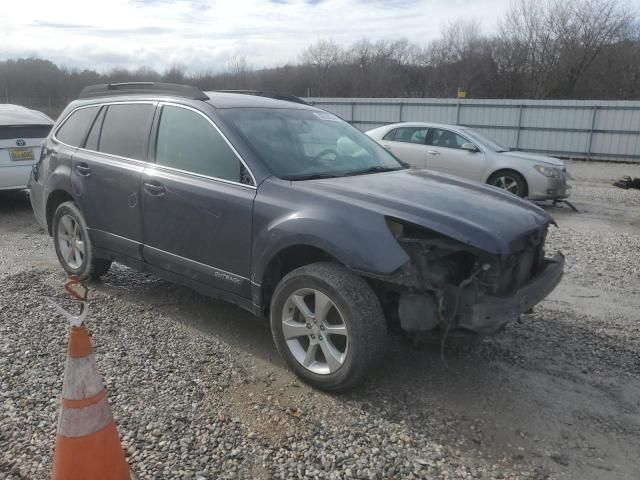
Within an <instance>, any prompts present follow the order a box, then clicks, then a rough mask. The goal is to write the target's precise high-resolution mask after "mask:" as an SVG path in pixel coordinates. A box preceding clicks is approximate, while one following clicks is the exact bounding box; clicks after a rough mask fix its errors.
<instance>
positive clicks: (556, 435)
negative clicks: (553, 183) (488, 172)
mask: <svg viewBox="0 0 640 480" xmlns="http://www.w3.org/2000/svg"><path fill="white" fill-rule="evenodd" d="M584 167H585V168H584V169H582V170H581V164H576V165H574V166H572V171H573V172H574V176H577V178H579V181H578V182H577V183H576V184H575V188H574V192H573V193H574V195H573V199H574V200H575V202H576V204H577V206H578V207H579V208H580V210H581V212H582V213H580V214H577V215H576V214H573V213H572V212H570V211H569V210H568V209H566V208H554V209H552V210H551V211H552V213H553V214H554V216H555V217H556V219H557V220H558V224H559V226H560V228H559V229H557V230H554V231H552V233H551V235H550V238H549V251H553V250H556V249H560V250H563V251H564V252H565V253H566V255H567V262H568V263H567V274H566V277H565V279H564V280H563V282H562V284H561V286H560V288H559V289H558V290H557V291H556V292H554V294H553V295H552V296H551V297H550V298H549V300H547V301H545V302H544V303H543V304H542V305H541V306H540V307H538V308H537V309H536V311H535V312H534V313H533V314H531V315H525V316H523V317H522V319H521V320H520V321H518V322H514V323H512V324H510V325H508V326H507V328H505V330H504V331H502V332H501V333H499V334H498V335H496V336H494V337H491V338H488V339H483V340H481V341H476V342H468V341H463V340H458V339H455V338H454V339H452V340H451V341H450V342H449V343H448V345H447V348H446V351H445V355H446V360H447V365H446V366H445V365H443V364H442V362H441V361H440V352H439V348H438V346H437V345H436V344H433V345H432V344H430V343H428V342H427V343H426V344H424V345H420V346H415V345H411V344H410V343H409V342H407V341H405V340H403V339H399V338H395V339H391V340H390V345H389V354H388V358H387V361H386V362H385V364H384V366H383V368H382V369H381V370H380V371H379V372H376V374H375V375H374V376H373V378H372V379H371V380H370V381H369V382H368V383H367V384H366V385H365V386H363V387H362V388H361V389H359V390H358V391H355V392H353V393H350V394H346V395H341V396H334V395H327V394H324V393H320V392H317V391H314V390H312V389H310V388H308V387H307V386H305V385H304V384H301V383H299V382H298V381H297V380H296V378H295V377H294V376H293V375H292V374H291V373H290V372H289V371H287V369H286V368H285V367H284V366H283V364H282V362H281V360H280V359H279V358H278V357H277V353H276V352H275V348H274V347H273V345H272V343H271V340H270V339H269V335H268V330H267V329H266V326H265V325H263V324H262V323H260V322H259V321H257V320H255V319H253V318H251V317H250V316H249V315H248V314H247V313H245V312H243V311H241V310H239V309H237V308H235V307H232V306H229V305H227V304H223V303H220V302H216V301H213V300H210V299H207V298H205V297H202V296H200V295H197V294H195V293H194V292H191V291H190V290H188V289H184V288H181V287H176V286H173V285H170V284H168V283H166V282H164V281H162V280H159V279H157V278H155V277H152V276H148V275H144V274H140V273H138V272H134V271H132V270H129V269H126V268H124V267H120V266H115V267H114V268H113V269H112V271H111V272H110V273H109V274H107V275H106V276H105V277H104V281H103V282H100V283H96V284H94V285H92V292H91V314H90V320H89V329H90V330H91V333H92V336H93V340H94V346H95V349H96V351H97V356H98V364H99V367H100V370H101V372H102V374H103V376H104V378H105V382H106V385H107V389H108V393H109V398H110V401H111V404H112V406H113V410H114V415H115V417H116V422H117V424H118V428H119V431H120V434H121V437H122V440H123V446H124V447H125V450H126V453H127V458H128V461H129V463H130V465H131V467H132V468H133V469H134V471H135V472H136V473H137V475H138V476H139V477H140V478H141V479H164V478H167V479H174V478H185V479H215V478H263V479H268V478H331V479H338V478H339V479H345V478H375V479H383V478H438V479H439V478H442V479H445V478H446V479H458V478H472V479H492V478H504V479H519V478H530V479H546V478H576V479H578V478H579V479H600V478H616V479H617V478H621V479H626V478H628V479H636V478H640V462H639V461H638V457H637V452H638V451H640V402H638V398H640V356H639V355H638V351H639V347H640V345H639V343H640V332H639V328H640V321H639V319H640V316H638V314H637V312H638V311H640V273H639V270H638V265H639V263H640V262H639V258H640V253H639V252H640V249H639V248H638V247H639V246H640V244H639V243H638V241H639V240H638V238H639V236H640V235H639V228H640V227H639V225H640V223H636V222H639V221H640V195H638V193H640V192H638V193H635V192H631V191H622V190H617V189H614V188H613V187H610V186H609V185H607V183H606V181H604V178H605V175H604V174H603V171H604V170H606V168H607V166H602V167H599V166H598V165H597V164H596V165H595V166H594V165H585V166H584ZM629 168H630V169H632V168H636V167H632V166H629ZM576 172H577V173H578V175H576ZM615 173H616V174H617V173H618V170H616V172H615ZM628 174H630V175H635V176H640V175H638V174H637V173H634V172H633V171H629V173H628ZM0 215H2V217H0V218H2V220H0V289H1V291H2V292H3V293H2V295H1V296H0V406H1V412H2V414H1V415H0V479H44V478H47V476H48V473H49V471H50V468H51V455H52V447H53V443H54V437H55V424H56V419H57V411H58V401H59V395H60V391H61V387H62V385H61V384H62V374H63V372H62V369H63V364H64V355H65V346H66V335H65V325H64V323H63V321H62V320H61V318H60V317H58V316H57V315H55V314H54V313H53V312H52V311H51V309H50V308H49V307H47V306H45V304H43V302H42V301H41V299H40V295H54V294H59V293H61V284H62V281H63V279H64V276H63V275H62V273H61V270H60V268H59V267H58V266H57V263H56V260H55V257H54V255H53V252H52V248H51V242H50V240H49V238H48V237H47V236H46V235H45V234H44V233H43V232H41V231H39V229H38V228H37V226H36V225H35V223H34V222H33V220H32V218H31V214H30V211H29V207H28V204H26V203H25V202H24V201H21V200H15V199H0Z"/></svg>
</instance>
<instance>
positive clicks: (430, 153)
mask: <svg viewBox="0 0 640 480" xmlns="http://www.w3.org/2000/svg"><path fill="white" fill-rule="evenodd" d="M427 153H428V154H429V155H440V152H437V151H435V150H427Z"/></svg>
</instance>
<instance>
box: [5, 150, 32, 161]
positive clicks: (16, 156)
mask: <svg viewBox="0 0 640 480" xmlns="http://www.w3.org/2000/svg"><path fill="white" fill-rule="evenodd" d="M9 157H11V160H13V161H19V160H34V158H33V149H31V148H11V149H9Z"/></svg>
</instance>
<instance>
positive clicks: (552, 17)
mask: <svg viewBox="0 0 640 480" xmlns="http://www.w3.org/2000/svg"><path fill="white" fill-rule="evenodd" d="M124 81H162V82H173V83H188V84H193V85H196V86H198V87H200V88H202V89H203V90H224V89H257V90H266V91H278V92H286V93H291V94H294V95H298V96H312V97H414V98H427V97H455V96H456V94H457V92H458V90H459V89H461V90H464V91H465V92H466V94H467V97H472V98H533V99H560V98H561V99H612V100H630V99H640V17H639V16H638V12H637V11H635V10H633V9H631V8H630V7H629V6H628V5H627V4H626V3H625V2H624V1H623V0H564V1H561V0H513V1H512V3H511V5H510V7H509V9H508V10H507V11H506V12H505V13H504V15H503V17H502V18H501V19H500V20H499V23H498V28H497V30H496V31H495V32H494V33H492V34H485V33H483V32H482V29H481V27H480V25H479V24H478V23H477V22H476V21H474V20H455V21H451V22H449V23H447V25H446V26H445V27H444V28H443V29H442V32H441V34H440V36H439V37H438V38H437V39H435V40H433V41H431V42H429V43H428V44H426V45H419V44H416V43H412V42H409V41H408V40H406V39H402V38H401V39H398V40H395V41H390V40H379V41H371V40H369V39H362V40H360V41H358V42H355V43H354V44H352V45H349V46H341V45H339V44H338V43H336V42H335V41H332V40H322V41H319V42H317V43H315V44H313V45H310V46H309V47H307V48H306V49H305V50H304V51H303V52H302V53H301V54H300V55H299V57H298V59H297V61H295V62H292V63H290V64H286V65H281V66H277V67H273V68H261V69H255V68H253V67H252V66H251V65H250V64H249V63H248V62H247V60H246V58H245V57H243V56H234V57H232V58H231V59H230V60H229V61H228V64H227V66H226V68H225V69H224V71H222V72H207V71H204V72H196V73H187V70H186V69H185V68H184V67H183V66H179V65H175V66H173V67H171V68H169V69H167V70H165V71H163V72H158V71H156V70H154V69H152V68H149V67H146V66H141V67H140V68H137V69H135V70H128V69H122V68H117V69H113V70H111V71H108V72H102V73H101V72H96V71H94V70H89V69H85V70H80V69H69V68H65V67H61V66H57V65H55V64H53V63H52V62H50V61H48V60H44V59H40V58H22V59H10V60H6V61H2V62H0V102H2V101H4V102H11V103H20V104H24V105H27V106H31V107H34V108H39V109H42V110H44V111H47V112H50V113H52V114H56V112H59V110H60V109H61V108H62V107H63V106H64V105H65V104H66V103H67V102H68V101H70V100H71V99H73V98H75V97H76V96H77V95H78V94H79V92H80V91H81V90H82V88H84V87H85V86H86V85H91V84H95V83H109V82H111V83H115V82H124Z"/></svg>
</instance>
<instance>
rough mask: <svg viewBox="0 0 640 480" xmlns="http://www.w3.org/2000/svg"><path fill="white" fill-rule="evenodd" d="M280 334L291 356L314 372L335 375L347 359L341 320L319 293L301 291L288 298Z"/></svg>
mask: <svg viewBox="0 0 640 480" xmlns="http://www.w3.org/2000/svg"><path fill="white" fill-rule="evenodd" d="M282 333H283V335H284V338H285V341H286V343H287V347H288V348H289V351H290V352H291V354H292V355H293V357H294V358H295V359H296V360H297V361H298V362H299V363H300V364H301V365H302V366H304V367H305V368H306V369H307V370H309V371H311V372H313V373H316V374H319V375H327V374H331V373H335V372H336V371H337V370H338V369H339V368H340V367H342V365H343V364H344V362H345V359H346V358H347V349H348V347H349V331H348V329H347V325H346V323H345V321H344V317H343V316H342V313H341V312H340V310H339V309H338V307H337V306H336V305H335V303H333V301H332V300H331V299H330V298H329V297H328V296H327V295H326V294H324V293H323V292H321V291H319V290H316V289H313V288H303V289H300V290H296V291H295V292H293V293H292V294H291V295H289V298H287V301H286V302H285V304H284V309H283V312H282Z"/></svg>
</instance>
